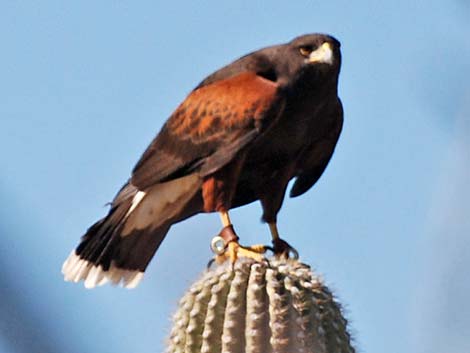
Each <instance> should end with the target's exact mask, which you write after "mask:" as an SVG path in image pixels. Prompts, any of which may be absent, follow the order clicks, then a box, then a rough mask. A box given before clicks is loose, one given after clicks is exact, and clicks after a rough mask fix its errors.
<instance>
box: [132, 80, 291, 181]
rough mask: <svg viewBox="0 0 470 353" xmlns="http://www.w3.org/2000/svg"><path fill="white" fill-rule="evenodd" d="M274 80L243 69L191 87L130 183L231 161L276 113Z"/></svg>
mask: <svg viewBox="0 0 470 353" xmlns="http://www.w3.org/2000/svg"><path fill="white" fill-rule="evenodd" d="M281 102H282V99H281V95H280V94H279V90H278V86H277V85H276V83H274V82H272V81H269V80H267V79H264V78H262V77H260V76H257V75H256V74H255V73H252V72H245V73H241V74H239V75H236V76H233V77H230V78H228V79H224V80H220V81H216V82H214V83H211V84H209V85H206V86H202V87H200V88H198V89H196V90H195V91H193V92H192V93H191V94H190V95H189V96H188V97H187V98H186V99H185V101H184V102H183V103H181V105H180V106H179V107H178V108H177V109H176V110H175V112H174V113H173V114H172V115H171V117H170V118H169V119H168V121H167V122H166V123H165V125H164V126H163V128H162V130H161V131H160V133H159V134H158V135H157V137H156V138H155V139H154V140H153V141H152V143H151V144H150V146H149V147H148V148H147V150H146V151H145V152H144V154H143V155H142V157H141V159H140V160H139V162H138V163H137V165H136V166H135V168H134V170H133V174H132V179H131V182H132V184H133V185H135V186H136V187H137V188H138V189H140V190H143V189H145V188H147V187H149V186H151V185H153V184H155V183H158V182H164V181H168V180H172V179H175V178H179V177H182V176H184V175H187V174H190V173H194V172H198V173H199V174H200V175H201V176H206V175H208V174H211V173H213V172H215V171H217V170H218V169H220V168H222V167H223V166H224V165H226V164H227V163H229V162H230V161H231V160H232V159H233V158H234V156H235V155H236V154H237V152H239V151H240V150H241V149H243V148H244V147H245V146H247V145H248V144H249V143H250V142H251V141H253V139H255V138H256V137H257V136H258V135H259V134H260V133H261V132H262V131H264V129H266V127H267V126H269V124H270V123H271V122H272V121H273V120H274V119H275V118H276V117H277V116H278V115H279V112H280V110H281V106H282V105H281Z"/></svg>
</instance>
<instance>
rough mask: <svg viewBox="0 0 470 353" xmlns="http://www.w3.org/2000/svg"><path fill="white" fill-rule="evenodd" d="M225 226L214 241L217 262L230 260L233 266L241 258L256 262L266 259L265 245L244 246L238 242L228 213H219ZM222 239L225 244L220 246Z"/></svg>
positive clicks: (213, 247) (212, 245) (213, 246)
mask: <svg viewBox="0 0 470 353" xmlns="http://www.w3.org/2000/svg"><path fill="white" fill-rule="evenodd" d="M219 214H220V218H221V220H222V225H223V226H224V227H223V228H222V230H221V231H220V233H219V235H218V236H216V237H215V238H214V239H213V240H212V244H211V247H212V250H213V251H214V252H215V253H216V257H215V261H216V262H217V263H219V264H220V263H223V262H225V261H226V260H228V259H230V262H231V263H232V264H234V263H235V261H237V259H238V258H239V257H248V258H251V259H254V260H256V261H262V260H263V259H264V256H263V254H264V253H265V252H266V247H265V246H263V245H253V246H249V247H247V246H242V245H240V244H239V242H238V239H239V238H238V236H237V234H236V233H235V230H234V229H233V225H232V222H231V221H230V217H229V214H228V212H227V211H223V212H219ZM221 239H222V241H223V244H220V240H221Z"/></svg>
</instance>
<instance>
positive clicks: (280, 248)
mask: <svg viewBox="0 0 470 353" xmlns="http://www.w3.org/2000/svg"><path fill="white" fill-rule="evenodd" d="M273 252H274V255H281V256H285V257H287V258H289V257H290V255H292V258H293V259H295V260H297V259H298V258H299V252H298V251H297V250H296V249H295V248H294V247H293V246H291V245H290V244H289V243H288V242H286V241H285V240H282V239H281V238H277V239H273Z"/></svg>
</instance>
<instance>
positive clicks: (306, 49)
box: [299, 47, 312, 57]
mask: <svg viewBox="0 0 470 353" xmlns="http://www.w3.org/2000/svg"><path fill="white" fill-rule="evenodd" d="M299 52H300V55H302V56H305V57H308V56H309V55H310V53H311V52H312V47H300V48H299Z"/></svg>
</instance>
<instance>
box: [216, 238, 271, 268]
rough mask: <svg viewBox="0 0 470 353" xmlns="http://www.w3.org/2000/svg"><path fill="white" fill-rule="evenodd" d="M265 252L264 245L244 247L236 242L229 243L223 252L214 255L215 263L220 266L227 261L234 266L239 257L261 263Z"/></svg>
mask: <svg viewBox="0 0 470 353" xmlns="http://www.w3.org/2000/svg"><path fill="white" fill-rule="evenodd" d="M265 252H266V247H265V246H264V245H253V246H248V247H245V246H241V245H240V244H239V243H238V242H236V241H231V242H229V243H228V244H227V247H226V250H225V252H223V253H221V254H217V255H216V257H215V261H216V262H217V263H218V264H221V263H224V262H225V261H227V260H230V262H231V263H232V264H234V263H235V262H236V261H237V260H238V258H240V257H247V258H250V259H254V260H256V261H263V260H264V256H263V254H264V253H265Z"/></svg>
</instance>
